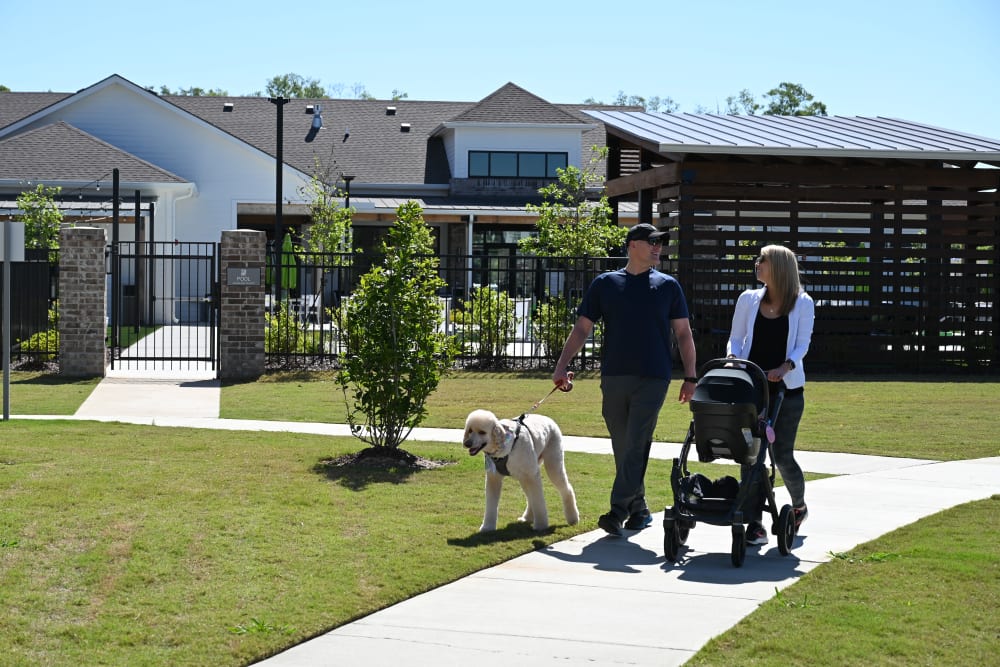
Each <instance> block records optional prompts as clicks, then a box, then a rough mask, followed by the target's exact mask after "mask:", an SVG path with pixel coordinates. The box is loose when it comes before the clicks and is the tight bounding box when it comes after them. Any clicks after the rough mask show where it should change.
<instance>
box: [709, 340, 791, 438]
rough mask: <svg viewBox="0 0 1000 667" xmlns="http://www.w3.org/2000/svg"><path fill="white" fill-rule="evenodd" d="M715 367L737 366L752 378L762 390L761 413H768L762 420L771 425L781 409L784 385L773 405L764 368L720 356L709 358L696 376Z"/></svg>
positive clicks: (743, 360) (747, 361)
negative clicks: (762, 404)
mask: <svg viewBox="0 0 1000 667" xmlns="http://www.w3.org/2000/svg"><path fill="white" fill-rule="evenodd" d="M717 368H739V369H741V370H744V371H746V372H747V373H749V374H750V376H751V377H752V378H753V383H754V385H755V386H758V387H761V388H763V390H764V410H763V412H762V414H763V415H768V416H767V417H766V418H765V417H762V418H761V419H762V421H766V423H767V426H768V427H771V426H773V425H774V423H775V422H776V421H777V419H778V411H779V410H780V409H781V402H782V401H783V400H784V398H785V390H784V385H782V388H781V390H780V391H779V392H778V395H777V396H775V397H774V398H775V400H774V405H773V406H772V405H771V404H770V402H771V396H770V392H769V391H767V387H768V379H767V374H766V373H765V372H764V370H763V369H762V368H761V367H760V366H758V365H757V364H755V363H754V362H752V361H750V360H749V359H738V358H736V357H721V358H718V359H709V360H708V361H706V362H705V363H704V364H702V366H701V368H700V369H699V370H698V377H699V378H700V377H702V376H703V375H705V374H706V373H708V372H709V371H712V370H715V369H717Z"/></svg>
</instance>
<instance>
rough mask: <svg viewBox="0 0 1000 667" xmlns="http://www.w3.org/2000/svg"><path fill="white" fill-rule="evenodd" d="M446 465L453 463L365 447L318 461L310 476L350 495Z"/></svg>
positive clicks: (386, 449)
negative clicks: (340, 488)
mask: <svg viewBox="0 0 1000 667" xmlns="http://www.w3.org/2000/svg"><path fill="white" fill-rule="evenodd" d="M449 465H454V462H453V461H434V460H432V459H425V458H423V457H421V456H417V455H416V454H411V453H410V452H408V451H406V450H405V449H399V448H398V447H367V448H365V449H362V450H361V451H359V452H353V453H351V454H345V455H343V456H338V457H336V458H332V459H321V460H320V461H319V462H317V463H316V465H314V466H313V472H315V473H317V474H320V475H323V476H325V477H326V478H327V479H329V480H330V481H332V482H337V483H338V484H340V485H341V486H343V487H345V488H348V489H351V490H352V491H361V490H363V489H365V488H367V487H368V486H370V485H372V484H387V483H388V484H402V483H403V482H405V481H406V480H408V479H409V478H410V477H412V476H413V475H415V474H417V473H419V472H422V471H428V470H436V469H438V468H443V467H445V466H449Z"/></svg>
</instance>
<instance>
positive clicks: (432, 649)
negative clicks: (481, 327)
mask: <svg viewBox="0 0 1000 667" xmlns="http://www.w3.org/2000/svg"><path fill="white" fill-rule="evenodd" d="M218 396H219V386H218V383H217V382H215V381H214V380H210V379H205V378H202V377H190V378H187V379H185V378H173V379H150V378H140V377H133V378H122V377H116V378H108V379H106V380H104V381H103V382H101V383H100V385H99V386H98V387H97V388H96V389H95V391H94V392H93V394H92V395H91V396H90V398H88V400H87V401H86V402H85V403H84V404H83V406H81V408H80V411H79V412H78V413H77V415H75V418H78V419H97V420H104V421H122V422H131V423H143V424H155V425H159V426H174V427H193V428H217V429H229V430H266V431H276V432H280V431H283V432H297V433H321V434H329V435H350V431H349V429H347V427H346V426H343V425H336V424H303V423H281V422H266V421H265V422H258V421H245V420H228V419H219V418H218V405H219V403H218ZM45 418H47V419H51V418H52V417H51V416H50V417H45ZM413 438H414V439H416V440H437V441H445V442H453V441H454V442H457V441H460V439H461V431H459V430H452V429H430V428H423V429H417V430H416V431H415V433H414V434H413ZM565 446H566V449H567V450H569V451H581V452H590V453H603V454H609V453H610V446H609V444H608V442H607V441H606V440H604V439H602V438H579V437H572V436H567V437H566V438H565ZM678 450H679V445H677V444H675V443H655V444H654V447H653V453H652V456H655V457H658V458H673V457H674V456H677V453H678ZM796 458H797V459H798V460H799V462H800V464H801V465H802V467H803V468H804V469H805V470H807V471H810V472H824V473H831V474H837V475H839V476H837V477H831V478H827V479H822V480H817V481H813V482H809V483H808V484H807V490H806V498H807V500H808V503H809V510H810V516H809V519H808V521H806V523H805V524H803V526H802V530H801V532H800V534H799V536H797V537H796V539H795V542H794V544H793V548H792V553H791V554H790V555H788V556H781V555H780V554H779V553H778V549H777V546H776V538H775V537H774V536H773V535H772V536H771V541H770V543H769V544H768V545H766V546H764V547H748V551H747V556H746V561H745V563H744V565H743V567H741V568H734V567H733V566H732V564H731V562H730V555H729V554H730V549H731V546H732V538H731V534H730V531H729V529H728V528H726V527H719V526H711V525H704V524H699V525H698V526H696V527H695V528H694V529H693V530H692V531H691V533H690V536H689V538H688V541H687V545H686V546H685V547H682V548H681V551H680V555H679V559H678V560H679V562H677V563H666V562H665V560H664V557H663V529H662V526H661V522H662V514H663V513H662V511H660V512H658V513H657V514H656V516H655V521H654V523H653V525H652V526H651V527H649V528H647V529H646V530H643V531H640V532H634V533H630V532H628V531H626V536H625V537H623V538H612V537H608V536H607V535H606V534H605V533H604V532H603V531H601V530H594V531H590V532H587V533H584V534H581V535H578V536H577V537H574V538H572V539H570V540H566V541H564V542H559V543H557V544H554V545H552V546H550V547H547V548H545V549H540V550H538V551H534V552H532V553H529V554H525V555H524V556H521V557H518V558H515V559H513V560H511V561H508V562H506V563H503V564H501V565H498V566H496V567H493V568H489V569H487V570H483V571H481V572H477V573H475V574H473V575H470V576H468V577H465V578H463V579H460V580H458V581H455V582H453V583H451V584H448V585H445V586H442V587H440V588H437V589H435V590H433V591H430V592H428V593H425V594H423V595H419V596H416V597H414V598H412V599H409V600H406V601H405V602H401V603H399V604H396V605H394V606H392V607H389V608H387V609H384V610H382V611H379V612H376V613H373V614H371V615H369V616H367V617H365V618H362V619H359V620H358V621H355V622H353V623H349V624H347V625H344V626H341V627H339V628H337V629H335V630H332V631H330V632H328V633H326V634H323V635H321V636H319V637H316V638H314V639H312V640H310V641H307V642H304V643H302V644H300V645H298V646H295V647H293V648H291V649H289V650H287V651H285V652H283V653H281V654H279V655H276V656H274V657H272V658H269V659H266V660H263V661H261V662H260V663H258V664H261V665H266V666H267V667H318V666H323V665H361V664H364V665H370V666H380V665H386V666H391V667H397V666H398V665H399V664H406V665H416V666H422V665H426V666H428V667H430V666H433V667H444V666H447V665H462V666H463V667H465V665H468V664H476V665H482V666H486V667H490V666H494V665H495V666H498V667H499V666H501V665H502V666H505V667H506V666H508V665H512V664H518V665H525V666H534V665H538V666H541V665H546V666H548V665H551V664H553V663H561V664H579V663H584V662H586V663H587V664H589V665H596V666H602V665H607V666H611V665H622V664H630V665H657V666H663V665H681V664H683V663H684V662H685V661H686V660H687V659H688V658H690V657H691V656H692V655H694V653H696V652H697V651H698V650H699V649H700V648H701V647H702V646H703V645H704V644H705V643H706V642H707V641H708V640H709V639H711V638H712V637H714V636H716V635H718V634H719V633H721V632H724V631H725V630H727V629H728V628H730V627H732V626H733V625H735V624H736V623H738V622H739V621H740V619H742V618H743V617H744V616H746V615H748V614H749V613H751V612H752V611H753V610H754V609H756V607H757V606H758V605H759V604H760V603H762V602H763V601H765V600H767V599H769V598H771V597H773V596H774V595H775V591H776V590H780V589H782V588H784V587H786V586H788V585H790V584H792V583H794V582H795V581H796V580H797V579H798V578H799V577H800V576H802V575H803V574H805V573H806V572H809V571H810V570H812V569H813V568H815V567H816V566H818V565H820V564H822V563H824V562H826V561H827V560H829V559H830V557H831V554H832V553H837V552H842V551H847V550H849V549H851V548H853V547H855V546H856V545H858V544H861V543H863V542H866V541H869V540H871V539H874V538H875V537H878V536H879V535H882V534H885V533H887V532H890V531H892V530H894V529H896V528H898V527H900V526H904V525H907V524H909V523H912V522H914V521H917V520H919V519H921V518H922V517H926V516H928V515H930V514H934V513H936V512H939V511H941V510H944V509H947V508H949V507H952V506H955V505H959V504H961V503H965V502H969V501H972V500H978V499H982V498H987V497H989V496H991V495H993V494H997V493H1000V458H990V459H981V460H976V461H954V462H936V461H927V460H918V459H895V458H889V457H879V456H857V455H850V454H825V453H817V452H798V453H797V454H796ZM570 477H571V479H572V471H570ZM928 488H933V489H934V492H933V493H928V492H927V489H928ZM550 491H551V487H549V486H547V487H546V492H547V493H548V492H550ZM516 492H517V491H516V489H515V488H514V487H513V486H508V487H507V493H516ZM778 496H779V499H778V502H779V504H784V503H786V502H788V500H787V495H786V494H784V491H783V489H778ZM654 509H655V508H654ZM583 521H584V522H587V523H590V524H594V523H595V522H596V517H583ZM765 526H767V527H770V525H769V521H767V520H765ZM473 529H474V528H470V530H473ZM442 539H444V538H442Z"/></svg>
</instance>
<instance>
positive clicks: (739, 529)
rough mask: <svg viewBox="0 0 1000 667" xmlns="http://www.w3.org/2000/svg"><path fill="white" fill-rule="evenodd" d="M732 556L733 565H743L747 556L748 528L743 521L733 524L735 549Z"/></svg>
mask: <svg viewBox="0 0 1000 667" xmlns="http://www.w3.org/2000/svg"><path fill="white" fill-rule="evenodd" d="M730 556H731V557H732V561H733V567H742V565H743V561H744V560H745V559H746V557H747V529H746V527H745V526H744V525H743V524H742V523H738V524H735V525H734V526H733V550H732V553H731V554H730Z"/></svg>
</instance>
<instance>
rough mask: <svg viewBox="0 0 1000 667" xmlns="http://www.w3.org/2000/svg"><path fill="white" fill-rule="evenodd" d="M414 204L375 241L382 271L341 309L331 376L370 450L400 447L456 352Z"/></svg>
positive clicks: (365, 279)
mask: <svg viewBox="0 0 1000 667" xmlns="http://www.w3.org/2000/svg"><path fill="white" fill-rule="evenodd" d="M422 213H423V212H422V210H421V208H420V206H418V205H417V204H416V203H415V202H412V201H411V202H407V203H406V204H403V205H402V206H400V207H399V208H398V209H396V222H395V223H394V224H393V226H392V227H391V228H390V229H389V233H388V235H387V239H386V240H384V241H383V242H382V244H381V252H382V253H384V255H385V261H384V264H383V265H382V266H379V265H375V266H373V267H372V269H371V270H370V271H369V272H368V273H366V274H365V275H363V276H362V277H361V284H360V286H359V287H358V289H356V290H355V291H354V293H353V294H352V295H351V298H350V299H349V300H348V301H347V304H346V313H347V317H346V323H345V326H346V334H347V354H346V355H345V358H344V359H343V360H342V366H341V369H340V371H339V372H338V373H337V375H336V380H337V383H338V384H339V385H340V387H341V389H342V390H343V392H344V402H345V404H346V406H347V419H348V423H349V424H350V426H351V432H352V433H353V434H354V435H355V436H356V437H358V438H360V439H361V440H363V441H365V442H368V443H370V444H371V445H373V446H374V447H376V448H391V449H395V448H398V446H399V444H400V443H401V442H403V440H405V439H406V438H407V437H408V436H409V435H410V432H411V431H412V430H413V428H414V427H416V426H418V425H419V424H420V422H421V421H423V419H424V417H425V416H426V414H427V409H426V407H425V403H426V400H427V397H428V396H430V394H431V392H433V391H434V390H435V389H436V388H437V385H438V382H439V381H440V378H441V373H442V372H443V371H444V370H445V369H447V368H449V367H450V366H451V364H452V362H453V361H454V359H455V356H456V355H457V352H458V350H457V346H456V344H455V341H454V337H452V336H448V335H445V334H443V333H441V332H440V326H441V323H442V314H441V308H440V306H439V304H438V300H437V291H438V290H439V289H441V288H442V287H444V286H445V282H444V281H443V280H442V279H441V278H440V277H439V276H438V271H437V269H438V259H437V257H436V256H435V255H434V245H433V241H432V237H431V231H430V228H429V227H428V226H427V224H426V223H425V222H424V219H423V215H422Z"/></svg>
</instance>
